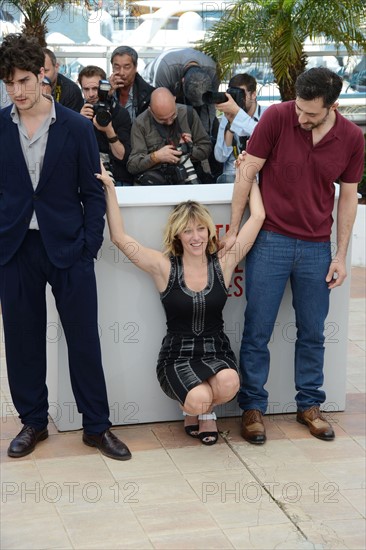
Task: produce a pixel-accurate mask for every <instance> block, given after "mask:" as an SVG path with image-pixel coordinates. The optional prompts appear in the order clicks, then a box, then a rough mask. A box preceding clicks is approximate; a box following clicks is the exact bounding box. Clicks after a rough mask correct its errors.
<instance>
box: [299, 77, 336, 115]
mask: <svg viewBox="0 0 366 550" xmlns="http://www.w3.org/2000/svg"><path fill="white" fill-rule="evenodd" d="M342 84H343V80H342V78H341V77H340V76H339V75H337V74H336V73H334V72H333V71H330V70H329V69H326V68H325V67H314V68H313V69H309V70H308V71H305V72H303V73H301V74H300V75H299V76H298V77H297V80H296V83H295V90H296V96H297V97H300V98H301V99H304V100H305V101H311V100H312V99H316V98H318V97H322V98H323V103H324V107H330V106H331V105H333V103H335V102H336V101H337V99H338V97H339V94H340V93H341V90H342Z"/></svg>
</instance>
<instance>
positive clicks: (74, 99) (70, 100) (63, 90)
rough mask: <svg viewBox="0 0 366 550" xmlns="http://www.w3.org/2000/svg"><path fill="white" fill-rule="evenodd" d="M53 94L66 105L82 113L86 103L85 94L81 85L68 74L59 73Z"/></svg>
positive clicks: (56, 99)
mask: <svg viewBox="0 0 366 550" xmlns="http://www.w3.org/2000/svg"><path fill="white" fill-rule="evenodd" d="M52 95H53V97H54V99H55V101H57V103H60V104H61V105H63V106H64V107H68V108H69V109H72V110H73V111H76V112H77V113H80V111H81V108H82V106H83V105H84V100H83V96H82V95H81V90H80V88H79V86H78V85H77V84H76V83H75V82H74V81H73V80H71V79H70V78H67V76H65V75H63V74H60V73H58V75H57V81H56V86H55V89H54V90H53V91H52Z"/></svg>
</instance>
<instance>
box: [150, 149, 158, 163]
mask: <svg viewBox="0 0 366 550" xmlns="http://www.w3.org/2000/svg"><path fill="white" fill-rule="evenodd" d="M150 160H151V162H152V163H153V164H158V162H159V159H158V157H157V156H156V152H155V151H153V152H152V153H151V155H150Z"/></svg>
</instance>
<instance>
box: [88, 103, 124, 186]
mask: <svg viewBox="0 0 366 550" xmlns="http://www.w3.org/2000/svg"><path fill="white" fill-rule="evenodd" d="M112 126H113V128H114V131H115V132H116V134H117V136H118V139H119V141H120V142H121V143H122V144H123V145H124V148H125V156H124V157H123V159H122V160H119V159H117V158H116V157H114V156H113V153H112V151H111V149H110V147H109V142H108V139H107V136H106V135H105V133H104V132H101V131H100V130H98V128H95V127H94V131H95V135H96V138H97V142H98V147H99V151H100V152H101V153H108V154H109V158H110V163H111V169H112V174H113V177H114V179H115V180H116V181H120V182H122V183H132V182H133V176H132V175H131V174H130V173H129V172H128V171H127V168H126V164H127V161H128V157H129V156H130V152H131V138H130V134H131V119H130V115H129V114H128V112H127V111H126V109H125V108H124V107H121V105H118V104H116V105H115V107H114V110H113V114H112Z"/></svg>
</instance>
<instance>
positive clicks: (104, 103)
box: [93, 80, 114, 128]
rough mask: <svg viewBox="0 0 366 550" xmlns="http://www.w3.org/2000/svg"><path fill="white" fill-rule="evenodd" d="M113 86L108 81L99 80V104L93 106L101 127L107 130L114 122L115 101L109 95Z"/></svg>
mask: <svg viewBox="0 0 366 550" xmlns="http://www.w3.org/2000/svg"><path fill="white" fill-rule="evenodd" d="M110 90H111V85H110V83H109V81H108V80H99V86H98V99H99V101H98V103H95V104H94V105H93V111H94V115H95V119H96V121H97V123H98V124H99V126H103V128H105V127H106V126H108V124H109V123H110V122H111V120H112V110H113V108H114V99H113V98H112V97H111V96H110V95H109V91H110Z"/></svg>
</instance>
